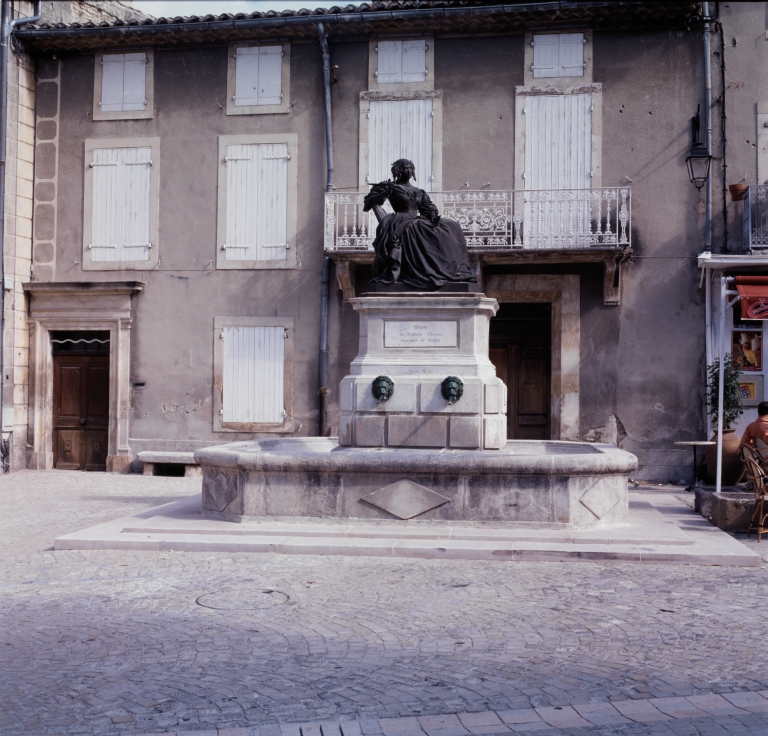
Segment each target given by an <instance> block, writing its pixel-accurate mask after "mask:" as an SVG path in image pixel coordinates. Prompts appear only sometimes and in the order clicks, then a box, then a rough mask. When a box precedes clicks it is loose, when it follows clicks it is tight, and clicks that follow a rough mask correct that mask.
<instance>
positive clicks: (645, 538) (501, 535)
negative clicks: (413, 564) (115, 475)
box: [54, 496, 760, 567]
mask: <svg viewBox="0 0 768 736" xmlns="http://www.w3.org/2000/svg"><path fill="white" fill-rule="evenodd" d="M667 511H669V509H667ZM678 512H679V513H680V514H681V515H682V517H683V520H684V522H685V525H684V526H683V525H678V524H676V523H675V520H676V518H677V516H676V515H675V514H674V513H673V514H669V513H668V514H667V516H665V515H664V514H662V513H661V512H660V511H659V510H658V509H656V508H654V507H653V496H649V497H648V498H647V499H644V500H642V501H633V502H632V504H631V506H630V521H629V523H628V524H622V525H617V526H614V527H606V528H601V529H597V530H558V529H551V528H549V529H534V528H528V527H524V528H519V527H516V528H507V529H502V528H497V527H483V526H470V525H464V526H454V525H438V524H424V523H422V524H418V523H417V524H414V525H411V526H406V525H403V524H400V523H395V522H393V523H392V524H386V523H382V524H376V525H374V524H350V523H343V524H342V523H338V522H330V523H327V522H319V521H302V522H299V521H297V520H285V521H280V522H276V521H264V522H262V521H256V520H244V521H243V522H242V523H239V524H235V523H232V522H225V521H216V520H211V519H206V518H203V517H202V516H201V504H200V498H199V496H194V497H191V498H188V499H182V500H179V501H175V502H173V503H170V504H166V505H164V506H161V507H158V508H156V509H152V510H150V511H146V512H142V513H140V514H137V515H134V516H131V517H126V518H122V519H117V520H114V521H110V522H107V523H105V524H100V525H98V526H95V527H91V528H88V529H84V530H82V531H80V532H76V533H74V534H72V533H70V534H67V535H64V536H61V537H57V538H56V540H55V542H54V545H55V548H56V549H57V550H75V549H123V550H153V551H176V552H213V551H216V552H252V553H277V554H287V555H292V554H299V555H341V556H351V557H406V558H408V557H413V558H421V559H449V560H461V559H466V560H494V561H520V560H540V561H570V560H578V561H584V560H594V561H616V562H636V563H639V562H643V563H648V562H653V563H674V564H688V565H734V566H743V567H748V566H757V565H759V564H760V557H759V555H757V554H756V553H754V552H752V551H750V550H749V549H747V548H746V547H744V545H742V544H739V543H738V542H737V541H735V540H734V539H733V538H732V537H731V536H729V535H728V534H726V533H725V532H722V531H720V530H719V529H716V528H715V527H712V526H711V525H709V524H708V523H707V522H706V521H704V520H703V519H700V518H699V519H698V520H695V519H691V518H690V510H689V509H688V508H687V507H685V506H683V505H682V504H680V505H679V509H678Z"/></svg>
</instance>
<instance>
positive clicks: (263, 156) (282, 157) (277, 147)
mask: <svg viewBox="0 0 768 736" xmlns="http://www.w3.org/2000/svg"><path fill="white" fill-rule="evenodd" d="M258 189H259V196H258V198H257V202H256V205H257V206H256V208H255V209H256V212H257V220H256V233H257V239H258V244H259V248H258V259H259V260H267V261H275V260H285V258H286V257H287V254H286V249H287V246H288V242H287V241H288V233H287V230H288V228H287V226H288V206H287V203H288V145H287V144H286V143H275V144H267V145H261V146H259V186H258Z"/></svg>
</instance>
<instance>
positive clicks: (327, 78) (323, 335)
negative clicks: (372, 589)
mask: <svg viewBox="0 0 768 736" xmlns="http://www.w3.org/2000/svg"><path fill="white" fill-rule="evenodd" d="M317 36H318V38H319V40H320V49H321V51H322V52H323V92H324V98H325V158H326V163H327V166H328V172H327V176H326V181H325V191H326V192H332V191H333V126H332V124H331V54H330V52H329V51H328V39H327V38H326V35H325V27H324V26H323V24H322V22H318V23H317ZM330 271H331V259H330V258H328V256H323V281H322V288H321V291H320V389H319V391H318V394H319V398H320V436H321V437H325V434H326V432H327V421H326V420H327V416H326V415H327V411H328V408H327V402H326V399H327V396H328V298H329V297H328V294H329V288H328V287H329V283H328V282H329V279H330Z"/></svg>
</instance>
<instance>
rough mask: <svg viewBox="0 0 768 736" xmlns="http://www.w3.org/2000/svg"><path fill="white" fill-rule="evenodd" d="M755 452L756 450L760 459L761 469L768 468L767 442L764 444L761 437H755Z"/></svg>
mask: <svg viewBox="0 0 768 736" xmlns="http://www.w3.org/2000/svg"><path fill="white" fill-rule="evenodd" d="M754 442H755V450H757V454H758V455H759V457H760V460H759V462H760V465H762V466H763V468H765V467H768V442H766V441H765V440H764V439H763V438H762V437H755V438H754Z"/></svg>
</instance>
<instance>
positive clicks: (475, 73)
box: [330, 31, 704, 480]
mask: <svg viewBox="0 0 768 736" xmlns="http://www.w3.org/2000/svg"><path fill="white" fill-rule="evenodd" d="M701 48H702V42H701V34H700V33H698V32H690V33H689V32H677V31H675V32H657V33H636V34H635V33H609V32H595V34H594V41H593V59H594V82H596V83H601V84H602V89H603V99H602V108H603V110H602V112H603V123H602V134H603V141H602V183H603V186H620V185H624V186H626V185H630V186H631V187H632V198H633V211H632V225H633V233H632V236H633V250H634V252H635V256H634V257H633V259H632V261H631V262H629V263H626V264H625V265H624V267H623V279H622V280H623V283H622V303H621V305H620V306H618V307H614V306H605V305H604V304H603V284H602V280H603V274H602V267H601V266H596V265H587V264H559V265H548V264H539V265H533V264H521V265H516V266H512V265H510V266H493V267H486V268H485V271H484V278H485V279H493V278H497V277H498V276H500V275H502V274H520V275H525V274H528V275H531V276H533V275H535V274H576V275H578V276H579V278H580V284H581V291H580V293H581V297H580V300H581V314H580V322H581V325H580V328H581V350H580V354H581V366H580V368H581V370H580V375H581V382H580V398H579V407H580V422H579V426H580V432H581V437H585V438H587V439H592V440H597V441H600V440H601V439H602V440H603V441H609V442H617V443H619V444H620V446H621V447H623V448H625V449H629V450H631V451H632V452H635V453H636V454H638V456H639V458H640V469H639V471H638V474H637V477H639V478H645V479H654V480H678V479H681V478H689V477H690V475H691V473H692V469H691V466H692V458H691V457H690V453H687V452H685V451H681V450H679V449H678V448H676V447H675V446H674V442H675V441H679V440H686V439H701V438H702V437H703V436H704V426H703V417H702V400H703V367H702V364H703V360H704V319H703V317H704V315H703V292H701V291H700V290H699V288H698V273H697V269H696V261H695V256H696V254H697V253H698V252H700V250H701V245H702V241H703V230H704V210H703V206H702V202H701V195H700V194H699V193H698V192H697V191H696V190H695V188H694V187H693V186H691V184H690V183H689V181H688V176H687V171H686V166H685V157H686V155H687V152H688V149H689V148H690V117H691V116H692V115H693V113H695V111H696V105H697V104H698V103H699V102H700V98H701V92H702V89H703V88H702V85H701V79H702V73H703V59H702V52H701ZM364 52H365V47H364V45H363V44H360V46H359V48H356V47H355V45H353V44H336V45H334V46H333V47H332V58H333V63H334V64H339V66H340V70H339V76H340V78H341V79H342V83H340V84H338V85H335V86H334V88H333V89H334V95H335V96H334V116H335V117H334V126H335V127H334V142H335V143H336V145H337V162H336V165H337V172H338V173H339V174H340V175H339V176H338V181H339V184H341V185H342V186H343V185H346V186H347V187H348V188H350V189H352V188H354V183H355V182H354V174H355V167H354V162H352V161H349V158H350V155H349V154H351V153H354V152H356V150H357V141H356V140H355V139H354V135H353V133H354V128H353V125H354V122H355V121H354V119H353V118H352V116H353V115H354V113H355V111H356V100H357V92H359V90H360V89H364V85H365V83H366V80H365V77H364V75H363V70H362V67H363V63H362V62H363V59H362V58H361V54H363V53H364ZM523 57H524V39H523V37H522V36H509V37H496V38H476V39H455V38H450V39H448V38H446V39H439V38H438V39H436V41H435V89H438V90H442V92H443V140H444V145H443V172H444V173H443V179H444V182H445V188H446V189H461V188H462V187H464V185H465V182H469V188H470V189H479V188H481V187H483V185H485V184H486V183H487V182H490V186H489V187H488V188H491V189H505V188H511V187H512V186H513V177H514V165H515V161H514V143H513V142H514V140H515V128H514V123H515V114H514V113H515V86H516V85H521V84H523V78H524V75H523V66H524V61H523ZM350 67H351V69H350V72H349V73H348V72H347V69H348V68H350ZM354 69H359V73H357V74H353V73H352V70H354ZM354 85H357V87H354ZM339 140H341V141H343V143H342V145H341V146H339V145H338V143H339ZM339 151H340V152H341V155H339V153H338V152H339ZM341 172H343V173H341ZM625 177H629V179H631V180H632V181H631V183H630V182H629V181H628V180H627V178H625ZM358 270H359V274H358V280H357V281H358V291H359V290H360V289H361V288H364V284H365V281H366V279H367V278H369V276H368V274H367V272H365V271H364V269H358ZM331 314H332V320H331V324H332V332H331V337H332V339H333V340H334V342H333V344H334V345H337V346H338V350H337V351H332V355H334V353H335V358H336V361H335V363H333V362H332V365H331V376H332V380H331V381H330V386H331V391H332V392H333V391H334V388H335V386H336V385H337V381H338V380H340V379H341V378H342V377H343V375H344V374H345V372H346V366H348V365H349V362H350V361H351V360H352V358H353V357H354V355H355V351H356V348H357V343H356V339H355V337H356V335H357V320H356V315H354V313H353V311H352V309H351V308H350V307H349V306H345V305H344V304H343V302H342V299H341V296H340V294H338V293H337V295H336V299H335V300H333V301H332V306H331ZM334 324H338V325H339V328H338V332H337V333H336V334H335V333H334V331H333V325H334ZM332 360H333V359H332ZM331 401H332V405H333V403H334V399H333V397H332V399H331ZM330 424H331V425H337V424H338V420H337V419H332V420H331V421H330Z"/></svg>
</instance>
